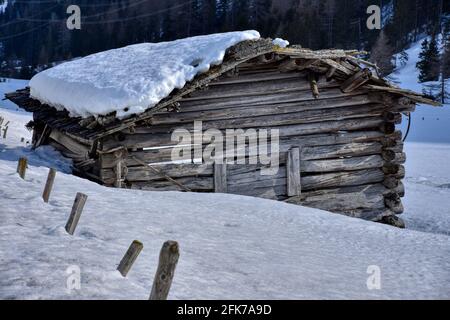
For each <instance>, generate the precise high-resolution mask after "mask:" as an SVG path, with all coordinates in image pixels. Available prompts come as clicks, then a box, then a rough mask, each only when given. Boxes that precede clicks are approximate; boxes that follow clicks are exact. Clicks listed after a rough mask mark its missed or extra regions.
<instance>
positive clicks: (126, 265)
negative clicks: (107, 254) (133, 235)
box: [117, 240, 144, 277]
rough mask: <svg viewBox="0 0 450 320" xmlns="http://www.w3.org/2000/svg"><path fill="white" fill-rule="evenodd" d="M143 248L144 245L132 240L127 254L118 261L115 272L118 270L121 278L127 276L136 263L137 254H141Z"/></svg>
mask: <svg viewBox="0 0 450 320" xmlns="http://www.w3.org/2000/svg"><path fill="white" fill-rule="evenodd" d="M143 248H144V245H143V244H142V242H140V241H137V240H134V241H133V242H132V243H131V245H130V247H129V248H128V250H127V252H126V253H125V255H124V256H123V258H122V260H121V261H120V263H119V266H118V267H117V270H119V272H120V273H121V274H122V276H124V277H126V276H127V274H128V272H129V271H130V269H131V267H132V266H133V263H134V262H135V261H136V259H137V257H138V256H139V253H141V251H142V249H143Z"/></svg>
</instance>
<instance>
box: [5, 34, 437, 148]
mask: <svg viewBox="0 0 450 320" xmlns="http://www.w3.org/2000/svg"><path fill="white" fill-rule="evenodd" d="M287 44H288V43H287V41H283V40H281V39H275V40H272V39H264V38H260V37H259V33H258V32H257V31H244V32H232V33H224V34H214V35H209V36H200V37H194V38H187V39H182V40H177V41H173V42H164V43H157V44H151V43H145V44H138V45H133V46H129V47H125V48H121V49H116V50H110V51H106V52H102V53H98V54H95V55H92V56H88V57H86V58H83V59H79V60H76V61H71V62H67V63H64V64H61V65H59V66H57V67H54V68H52V69H49V70H47V71H44V72H41V73H40V74H38V75H36V76H35V77H34V78H33V79H32V81H31V83H30V86H31V89H30V88H26V89H23V90H17V91H16V92H12V93H8V94H6V98H7V99H9V100H11V101H13V102H14V103H15V104H17V105H19V106H20V107H22V108H24V109H25V110H27V111H29V112H33V113H34V114H35V118H37V119H39V121H42V122H43V123H46V124H48V125H49V126H50V127H51V128H55V129H58V130H61V131H62V132H67V133H70V134H72V135H75V136H77V137H79V138H80V139H84V140H86V141H90V140H95V139H99V138H101V137H105V136H108V135H111V134H113V133H115V132H119V131H122V130H124V129H127V128H129V127H131V126H134V125H135V124H136V123H139V122H142V121H147V120H149V119H150V118H152V117H153V115H154V114H155V113H156V112H158V111H160V110H176V109H177V108H176V107H177V104H178V103H179V101H181V100H182V99H184V98H185V97H186V96H188V95H189V94H190V93H192V92H195V91H196V90H200V89H202V88H204V87H207V86H208V85H209V84H210V82H211V81H214V80H215V79H218V78H219V77H221V76H222V75H224V74H226V73H228V72H232V71H233V70H235V69H236V68H239V66H240V65H242V64H245V63H249V64H250V65H257V64H266V63H272V64H274V65H276V67H277V68H278V70H279V71H280V72H291V71H297V72H306V73H312V74H321V75H324V76H326V78H327V79H328V80H334V81H336V82H338V83H341V90H343V92H345V91H352V90H356V89H358V88H361V89H365V90H368V91H375V92H379V93H381V94H384V95H386V96H396V97H404V99H403V100H402V101H401V103H404V104H410V103H411V102H416V103H424V104H430V105H438V104H437V103H436V102H434V101H432V100H429V99H427V97H424V96H423V95H422V94H419V93H415V92H412V91H409V90H403V89H400V88H398V87H396V86H394V85H392V84H391V83H389V82H388V81H386V80H384V79H382V78H381V77H379V75H378V74H377V72H376V66H374V65H372V64H371V63H369V62H366V61H364V60H361V59H359V58H358V55H360V54H361V53H360V52H358V51H356V50H318V51H314V50H311V49H306V48H302V47H301V46H298V45H291V46H289V47H286V46H287ZM232 73H233V72H232ZM175 89H178V90H175ZM312 94H314V92H312ZM319 96H320V94H319ZM315 98H319V97H317V96H315ZM393 101H394V100H393ZM386 103H388V102H386ZM54 107H55V108H57V109H58V110H59V111H58V112H55V109H54Z"/></svg>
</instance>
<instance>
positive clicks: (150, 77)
mask: <svg viewBox="0 0 450 320" xmlns="http://www.w3.org/2000/svg"><path fill="white" fill-rule="evenodd" d="M259 37H260V35H259V33H258V32H257V31H253V30H249V31H238V32H229V33H220V34H212V35H206V36H198V37H192V38H186V39H181V40H176V41H172V42H161V43H142V44H136V45H131V46H128V47H124V48H120V49H114V50H109V51H105V52H100V53H97V54H93V55H90V56H87V57H85V58H82V59H78V60H74V61H70V62H67V63H63V64H61V65H58V66H56V67H54V68H51V69H48V70H46V71H43V72H41V73H39V74H37V75H36V76H35V77H34V78H33V79H31V81H30V88H31V96H32V97H33V98H35V99H38V100H39V101H41V102H42V103H47V104H49V105H51V106H54V107H56V108H57V109H62V108H64V109H66V110H68V111H69V112H70V114H71V115H72V116H82V117H88V116H90V115H94V116H97V115H106V114H108V113H111V112H113V111H117V117H118V118H125V117H127V116H129V115H131V114H138V113H141V112H143V111H145V110H146V109H148V108H151V107H153V106H154V105H156V104H157V103H158V102H159V101H161V100H162V99H164V98H166V97H167V96H168V95H169V94H170V93H171V92H172V91H173V90H174V89H176V88H178V89H179V88H182V87H184V85H185V84H186V82H188V81H191V80H192V79H193V78H194V77H195V76H196V75H197V74H199V73H203V72H206V71H208V70H209V68H210V67H211V65H217V64H220V63H221V62H222V60H223V58H224V55H225V51H226V50H227V49H228V48H230V47H232V46H234V45H235V44H237V43H239V42H242V41H245V40H254V39H258V38H259Z"/></svg>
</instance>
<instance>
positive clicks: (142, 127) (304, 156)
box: [56, 66, 414, 220]
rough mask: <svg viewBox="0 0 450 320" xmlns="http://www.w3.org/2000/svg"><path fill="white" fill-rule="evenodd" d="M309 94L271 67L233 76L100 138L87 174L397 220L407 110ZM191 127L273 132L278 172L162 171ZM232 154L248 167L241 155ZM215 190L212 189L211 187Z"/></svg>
mask: <svg viewBox="0 0 450 320" xmlns="http://www.w3.org/2000/svg"><path fill="white" fill-rule="evenodd" d="M317 89H318V91H319V92H318V93H319V96H318V98H315V97H314V96H313V94H312V91H311V86H310V83H309V82H308V77H306V76H305V75H304V74H302V73H298V72H293V73H292V72H290V73H289V72H288V73H281V72H279V71H278V70H277V69H274V68H273V66H270V67H264V66H260V67H258V66H256V67H253V68H249V67H245V68H242V69H241V70H239V76H234V77H225V76H223V77H221V78H220V79H219V80H218V81H215V82H213V83H211V84H210V85H209V86H208V88H205V90H200V91H197V92H194V93H193V94H191V95H190V96H189V97H187V98H184V99H183V100H181V102H180V105H179V106H178V112H174V111H172V110H168V111H164V112H158V113H157V114H155V115H154V117H153V118H152V119H151V121H147V122H146V123H140V124H139V125H136V126H135V127H133V128H131V129H130V130H128V129H127V130H126V131H123V132H120V133H117V134H114V135H112V136H109V137H106V138H104V139H103V140H102V141H101V142H100V144H99V158H98V160H97V163H96V169H95V174H96V175H97V177H98V179H99V180H100V181H101V182H102V183H103V184H105V185H108V186H117V185H120V186H122V187H127V188H132V189H143V190H160V191H167V190H179V191H197V192H214V191H215V190H216V191H217V190H220V192H225V191H226V192H228V193H233V194H241V195H248V196H257V197H262V198H267V199H275V200H281V201H286V202H290V203H296V204H302V205H305V206H311V207H314V208H319V209H325V210H329V211H332V212H336V213H341V214H346V215H350V216H353V217H360V218H364V219H369V220H380V219H381V218H382V217H383V216H389V215H393V214H399V213H401V212H402V211H403V207H402V204H401V201H400V198H401V197H402V196H403V195H404V187H403V184H402V183H401V179H402V178H403V177H404V167H403V164H404V162H405V161H406V157H405V154H404V153H403V144H402V141H401V139H402V136H401V132H399V131H396V130H395V125H396V124H398V123H400V122H401V113H400V112H404V111H411V110H413V108H414V105H408V104H406V105H405V103H404V102H403V103H398V102H397V101H398V99H397V98H396V97H395V96H385V95H384V96H382V95H380V94H377V93H374V92H371V91H367V90H365V89H358V90H354V91H351V92H347V93H343V92H342V91H341V89H340V88H339V84H338V83H336V82H333V81H330V82H327V81H326V80H325V77H322V78H320V79H319V81H317V88H316V90H317ZM315 94H317V92H315ZM194 121H202V124H203V130H208V129H217V130H220V131H221V132H222V133H223V134H224V135H225V134H226V130H227V129H244V130H246V129H250V128H254V129H268V130H270V129H278V130H279V134H280V159H279V160H280V164H279V170H278V171H277V172H276V173H275V174H274V175H269V176H265V175H261V170H262V169H263V168H264V167H263V166H262V165H260V164H259V165H256V164H234V163H231V162H230V159H229V160H228V162H230V163H227V164H224V166H225V168H223V167H220V168H219V167H216V169H215V167H214V165H200V164H198V163H195V160H192V159H194V158H195V157H194V155H193V151H191V152H189V153H190V154H189V156H190V157H191V156H192V159H191V160H188V161H187V163H178V164H174V163H168V162H170V161H171V154H172V151H173V150H174V148H173V147H174V146H175V145H176V144H177V143H178V142H177V141H172V140H171V138H172V132H173V131H174V130H175V129H177V128H183V129H186V130H188V131H189V132H191V133H192V134H193V135H194ZM56 140H57V141H58V142H59V143H61V141H59V140H61V139H59V140H58V139H56ZM192 143H193V142H192ZM63 144H64V143H63ZM71 144H73V143H71ZM191 146H192V149H193V148H194V145H193V144H192V145H191ZM206 146H207V143H203V144H201V145H197V146H196V147H197V148H201V149H204V148H205V147H206ZM75 147H77V146H72V148H75ZM297 147H298V148H299V149H300V164H299V168H300V176H301V181H300V182H299V181H297V183H300V184H301V186H300V188H301V192H299V194H298V195H296V196H288V194H289V193H292V192H291V191H290V192H288V190H287V189H288V187H287V180H288V178H287V176H288V173H287V171H288V169H287V157H288V156H287V155H288V152H289V151H290V150H291V149H292V148H297ZM68 149H69V150H71V151H73V150H72V149H70V148H68ZM77 151H80V150H78V149H77ZM240 151H241V152H244V153H245V154H246V157H247V160H249V158H248V157H249V150H248V148H245V150H240ZM77 154H78V155H79V154H80V152H78V153H77ZM81 154H82V153H81ZM197 160H198V159H197ZM143 164H149V165H150V166H147V165H146V166H144V165H143ZM289 167H290V168H295V166H292V164H289ZM215 173H216V175H217V174H219V173H220V174H222V175H224V176H222V177H217V176H216V177H215V176H214V174H215ZM293 176H295V175H293ZM169 178H170V179H169ZM118 181H119V182H123V183H119V184H118ZM218 181H220V183H221V184H222V185H221V186H215V184H218ZM224 183H225V184H226V185H223V184H224Z"/></svg>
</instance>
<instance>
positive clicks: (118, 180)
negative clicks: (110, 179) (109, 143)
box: [115, 161, 122, 188]
mask: <svg viewBox="0 0 450 320" xmlns="http://www.w3.org/2000/svg"><path fill="white" fill-rule="evenodd" d="M115 172H116V182H115V186H116V188H122V161H119V162H117V164H116V168H115Z"/></svg>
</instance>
